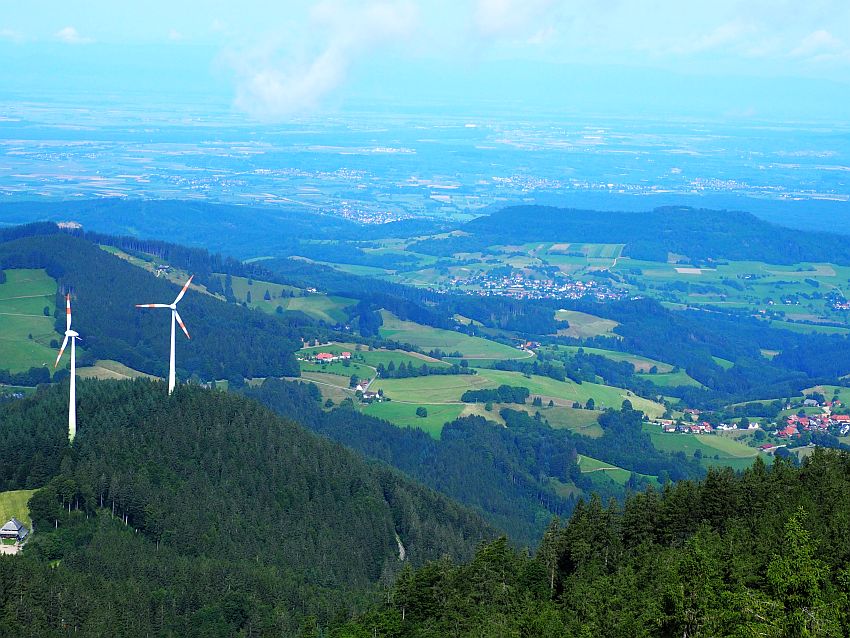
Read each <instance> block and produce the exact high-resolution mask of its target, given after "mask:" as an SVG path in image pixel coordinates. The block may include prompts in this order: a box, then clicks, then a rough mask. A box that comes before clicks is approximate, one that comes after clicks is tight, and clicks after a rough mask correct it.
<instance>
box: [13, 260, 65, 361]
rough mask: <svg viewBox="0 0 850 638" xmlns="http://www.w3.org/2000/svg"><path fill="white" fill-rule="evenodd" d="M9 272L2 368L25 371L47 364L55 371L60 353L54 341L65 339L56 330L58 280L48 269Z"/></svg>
mask: <svg viewBox="0 0 850 638" xmlns="http://www.w3.org/2000/svg"><path fill="white" fill-rule="evenodd" d="M5 273H6V283H3V284H0V368H3V369H8V370H11V371H12V372H23V371H25V370H29V369H30V368H33V367H40V366H43V365H46V366H49V367H50V368H51V369H52V367H53V363H54V362H55V361H56V355H57V351H56V350H55V349H54V348H52V347H51V346H50V342H51V340H53V339H56V340H57V341H58V340H60V338H61V337H60V335H59V333H57V332H56V330H55V329H54V318H53V314H54V312H55V310H56V291H57V286H56V281H54V280H53V279H52V278H51V277H49V276H48V275H47V273H46V272H45V271H44V270H31V269H14V270H6V271H5ZM45 306H46V307H47V308H48V312H49V316H47V317H46V316H44V308H45ZM30 335H32V338H31V339H30ZM66 364H67V362H66Z"/></svg>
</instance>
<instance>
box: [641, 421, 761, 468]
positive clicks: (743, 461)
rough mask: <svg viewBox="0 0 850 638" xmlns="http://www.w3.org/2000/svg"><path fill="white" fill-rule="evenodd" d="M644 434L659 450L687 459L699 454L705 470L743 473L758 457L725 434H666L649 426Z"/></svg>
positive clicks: (656, 427) (752, 449)
mask: <svg viewBox="0 0 850 638" xmlns="http://www.w3.org/2000/svg"><path fill="white" fill-rule="evenodd" d="M644 431H646V432H648V433H649V436H650V439H651V440H652V444H653V445H654V446H655V448H656V449H658V450H663V451H665V452H683V453H684V454H685V455H686V456H693V454H694V452H696V451H697V450H700V451H701V452H702V460H701V461H700V462H701V463H702V464H703V465H704V466H705V467H710V466H713V465H717V466H728V467H731V468H733V469H735V470H742V469H745V468H747V467H749V466H750V465H751V464H752V462H753V460H754V459H755V458H756V456H758V454H759V452H758V450H757V449H756V448H752V447H749V446H748V445H745V444H743V443H741V442H740V441H738V440H737V439H736V438H735V437H734V436H730V435H726V434H683V433H675V434H674V433H666V432H662V431H661V428H660V427H658V426H657V425H650V424H646V425H645V426H644ZM715 457H717V458H715Z"/></svg>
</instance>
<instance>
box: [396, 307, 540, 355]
mask: <svg viewBox="0 0 850 638" xmlns="http://www.w3.org/2000/svg"><path fill="white" fill-rule="evenodd" d="M381 316H382V318H383V321H384V324H383V325H382V326H381V329H380V334H381V337H383V338H384V339H391V340H393V341H398V342H399V343H409V344H411V345H413V346H416V347H418V348H421V349H423V350H425V351H430V350H437V349H439V350H442V351H443V352H445V353H447V354H450V353H453V352H460V353H461V354H462V356H463V358H464V359H469V360H490V361H493V360H499V359H524V358H528V357H529V353H527V352H524V351H522V350H518V349H517V348H513V347H511V346H508V345H505V344H502V343H497V342H495V341H490V340H489V339H482V338H481V337H470V336H469V335H466V334H463V333H462V332H455V331H453V330H443V329H440V328H432V327H430V326H423V325H421V324H418V323H414V322H413V321H404V320H402V319H399V318H398V317H396V316H395V315H394V314H392V313H391V312H387V311H386V310H382V311H381Z"/></svg>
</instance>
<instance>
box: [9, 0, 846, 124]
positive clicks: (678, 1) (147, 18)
mask: <svg viewBox="0 0 850 638" xmlns="http://www.w3.org/2000/svg"><path fill="white" fill-rule="evenodd" d="M2 4H3V10H2V11H0V55H2V57H3V58H5V59H6V62H5V63H4V64H3V65H2V69H1V70H0V81H1V82H2V84H0V87H5V91H6V92H7V93H11V92H15V91H20V92H24V93H26V92H28V91H33V92H36V91H38V92H44V93H48V92H50V91H51V90H55V91H56V92H59V93H62V92H83V93H85V92H93V93H96V92H109V93H122V92H129V91H132V90H134V89H135V90H137V91H141V92H145V91H149V92H158V93H159V94H160V95H161V96H162V97H164V98H165V99H167V98H168V96H169V95H173V96H174V97H175V99H176V98H177V97H179V96H183V97H185V95H186V94H189V93H191V94H192V95H205V94H207V95H215V96H217V97H220V98H222V99H225V100H227V101H229V103H231V104H233V106H234V108H235V109H237V110H238V111H240V112H243V113H245V114H247V115H248V116H250V117H254V118H258V119H265V120H272V121H275V120H281V121H283V120H286V119H288V118H290V117H293V116H300V115H303V114H305V113H316V112H322V111H323V110H328V109H330V110H333V109H337V108H345V107H351V106H352V105H358V107H359V106H362V105H369V104H374V105H379V104H387V103H399V102H408V103H409V102H413V103H417V102H422V103H429V102H433V103H434V104H435V105H436V104H450V105H454V106H455V107H456V108H458V109H461V110H462V109H463V108H467V109H469V110H475V109H476V108H481V105H482V104H487V105H490V106H492V107H496V106H499V105H501V106H502V107H503V108H505V109H507V110H510V108H512V107H513V106H515V107H516V108H519V109H525V110H533V109H534V108H535V106H536V105H540V106H541V108H543V107H545V108H547V109H556V110H557V109H558V108H563V109H564V110H567V111H575V112H579V113H583V112H588V113H589V112H605V111H607V112H609V113H618V112H628V113H634V112H635V111H640V110H641V109H645V110H646V114H647V115H651V114H656V115H658V114H660V115H666V114H673V115H676V114H680V115H688V114H702V115H705V114H716V115H718V116H721V117H723V116H728V117H744V118H746V117H766V118H770V117H797V118H804V117H805V116H806V115H807V114H811V115H812V116H813V117H816V118H832V119H836V120H839V119H841V118H846V117H847V114H848V110H847V109H848V107H847V102H848V99H847V98H848V96H850V2H848V1H847V0H806V1H801V0H793V1H791V0H744V1H738V0H711V1H705V0H690V1H687V0H603V1H596V0H575V1H559V0H469V1H466V2H464V1H463V0H456V1H448V0H445V1H444V0H433V1H427V2H426V1H425V0H383V1H382V0H362V1H360V2H354V1H350V0H327V1H321V2H280V1H278V2H271V1H263V0H240V1H239V2H232V1H228V2H225V1H222V0H204V1H199V0H178V1H177V2H175V1H174V0H169V1H168V2H166V1H165V0H147V1H146V2H144V3H141V2H137V3H132V4H134V5H136V6H128V5H129V4H131V3H119V2H115V1H114V0H108V1H107V0H86V1H85V2H73V1H69V0H63V1H57V0H47V1H45V0H42V1H39V0H32V1H31V2H12V1H11V0H2ZM0 92H3V89H2V88H0Z"/></svg>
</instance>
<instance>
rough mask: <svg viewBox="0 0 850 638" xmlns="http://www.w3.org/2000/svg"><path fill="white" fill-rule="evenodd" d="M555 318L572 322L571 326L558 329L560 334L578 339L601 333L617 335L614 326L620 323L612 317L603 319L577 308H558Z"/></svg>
mask: <svg viewBox="0 0 850 638" xmlns="http://www.w3.org/2000/svg"><path fill="white" fill-rule="evenodd" d="M555 319H557V320H558V321H567V322H569V324H570V327H569V328H566V329H563V330H559V331H558V335H559V336H562V337H575V338H576V339H588V338H590V337H598V336H600V335H607V336H616V335H615V334H614V328H616V327H617V326H618V325H619V324H618V323H617V322H616V321H612V320H611V319H603V318H602V317H597V316H596V315H589V314H587V313H586V312H579V311H577V310H558V311H557V312H556V313H555Z"/></svg>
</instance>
